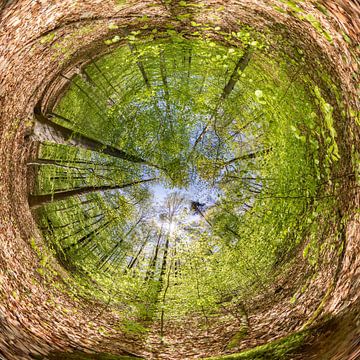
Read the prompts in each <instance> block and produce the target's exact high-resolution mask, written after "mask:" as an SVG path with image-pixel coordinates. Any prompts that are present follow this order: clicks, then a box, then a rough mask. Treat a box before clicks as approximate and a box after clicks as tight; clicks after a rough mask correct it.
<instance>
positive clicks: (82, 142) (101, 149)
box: [34, 106, 155, 166]
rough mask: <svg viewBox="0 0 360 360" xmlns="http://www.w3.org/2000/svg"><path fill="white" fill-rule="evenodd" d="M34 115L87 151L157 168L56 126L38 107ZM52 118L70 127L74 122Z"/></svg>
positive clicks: (136, 157)
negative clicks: (62, 121)
mask: <svg viewBox="0 0 360 360" xmlns="http://www.w3.org/2000/svg"><path fill="white" fill-rule="evenodd" d="M34 115H35V118H36V120H37V121H39V122H40V123H41V124H44V125H47V126H50V127H51V128H53V129H54V130H55V131H56V132H57V133H58V135H59V136H60V137H61V138H63V139H64V141H65V142H66V141H68V140H69V139H74V140H75V141H76V143H77V145H78V146H80V147H83V148H85V149H87V150H92V151H95V152H98V153H102V154H106V155H110V156H113V157H116V158H119V159H122V160H127V161H131V162H134V163H142V164H146V165H150V166H155V165H152V164H150V163H149V162H147V161H146V160H144V159H142V158H141V157H138V156H136V155H131V154H128V153H127V152H125V151H123V150H120V149H117V148H115V147H113V146H111V145H105V144H103V143H101V142H99V141H98V140H96V139H93V138H90V137H88V136H85V135H82V134H79V133H75V132H74V131H73V130H70V129H68V128H66V127H64V126H62V125H59V124H56V123H55V122H53V121H51V120H50V119H49V117H48V116H45V115H44V114H43V113H42V112H41V110H40V107H39V106H37V107H36V108H35V109H34ZM51 115H52V116H55V117H57V118H59V119H61V120H64V121H66V122H68V123H69V125H70V126H71V125H72V121H71V120H69V119H67V118H65V117H63V116H61V115H58V114H55V113H52V114H51Z"/></svg>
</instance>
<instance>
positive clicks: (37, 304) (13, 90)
mask: <svg viewBox="0 0 360 360" xmlns="http://www.w3.org/2000/svg"><path fill="white" fill-rule="evenodd" d="M194 2H196V1H194ZM150 3H152V2H150V1H143V2H141V4H140V2H137V1H130V2H129V5H128V6H127V7H124V8H123V9H122V10H121V8H119V6H118V5H117V4H116V2H115V1H114V2H112V1H109V2H104V1H95V0H94V1H82V2H74V1H72V0H64V1H58V2H50V1H49V2H48V4H46V5H44V4H43V3H42V2H40V1H32V0H19V1H17V2H13V5H10V6H9V7H8V8H7V9H5V10H3V12H2V13H1V16H0V59H1V61H0V70H1V78H0V119H1V121H0V130H1V139H2V141H1V143H0V156H1V159H2V162H1V164H0V180H1V182H0V184H1V185H0V186H1V187H0V191H1V195H0V207H1V215H0V244H1V246H0V299H1V301H0V358H1V357H3V358H4V359H6V360H12V359H15V360H22V359H24V360H26V359H29V352H32V353H39V354H41V353H42V354H46V353H48V352H49V351H50V350H59V351H72V350H75V349H80V350H86V351H90V350H89V349H92V350H94V351H98V352H114V353H118V354H126V351H127V350H128V351H130V349H131V351H130V352H133V353H135V354H140V355H143V356H145V358H147V359H167V360H169V359H173V360H175V359H179V360H180V359H181V360H185V359H194V358H200V357H205V356H211V355H217V354H219V353H230V352H234V351H240V350H242V349H245V348H248V347H253V346H257V345H260V344H264V343H266V342H268V341H271V340H274V339H276V338H279V337H282V336H285V335H286V334H288V333H289V332H292V331H296V330H299V329H300V328H301V327H302V325H303V324H304V322H305V321H306V319H308V317H309V316H310V315H311V313H313V312H314V311H315V310H316V309H317V308H318V305H319V303H321V300H322V299H323V298H324V295H325V293H326V289H327V288H328V286H329V281H331V274H332V275H333V274H334V271H335V269H336V265H333V266H332V268H331V269H330V272H329V273H324V274H323V276H319V277H318V278H317V281H316V282H314V283H313V285H312V286H310V287H309V292H308V293H307V295H306V297H305V296H304V301H303V302H302V303H301V304H300V303H299V304H295V305H294V306H293V305H292V304H290V303H289V298H290V297H291V296H292V295H293V290H294V289H295V288H296V284H300V283H301V282H302V281H303V278H302V276H303V275H304V271H305V269H304V268H302V267H301V266H299V267H294V268H293V270H292V271H293V273H289V274H288V276H287V277H286V278H284V279H283V280H284V282H283V284H282V285H281V289H282V290H281V291H279V292H276V291H277V290H276V288H274V289H272V290H271V291H272V292H273V295H274V296H273V297H272V301H274V303H273V302H269V301H268V300H267V298H266V297H263V298H262V299H256V304H257V305H256V306H254V307H252V310H251V311H249V314H248V316H249V324H250V332H249V335H248V337H247V338H246V339H244V341H243V342H241V344H239V346H238V347H236V348H234V349H232V350H231V351H229V350H226V344H227V343H228V342H229V340H230V339H231V337H232V336H233V335H234V334H235V333H236V332H237V331H238V328H237V326H238V323H236V322H234V321H233V320H232V319H230V318H229V316H228V315H225V316H223V320H224V322H223V323H221V322H220V321H216V322H215V321H214V322H213V323H211V324H210V325H209V327H208V329H207V330H205V331H204V328H202V327H201V326H200V325H201V324H202V323H203V320H201V319H195V321H194V319H192V320H186V321H183V322H181V324H178V323H175V322H174V323H168V324H166V331H167V335H166V336H165V339H164V341H163V342H161V341H160V338H159V336H158V335H157V334H159V325H158V324H154V326H153V329H152V331H151V335H150V336H149V338H148V340H147V341H146V343H145V344H144V340H142V339H141V340H139V339H136V338H135V339H131V338H130V339H129V338H126V337H124V336H123V335H122V334H118V333H116V331H112V330H111V325H112V324H115V323H116V322H117V321H119V319H118V318H117V317H116V316H115V315H114V314H113V313H112V312H111V311H104V313H103V314H101V316H99V318H98V319H97V320H96V321H94V322H93V323H94V324H93V325H89V323H91V321H90V320H91V319H93V318H94V313H95V314H97V313H98V306H97V304H96V303H88V302H85V301H84V302H81V301H78V300H74V299H72V298H71V296H69V295H68V294H63V293H62V292H61V291H59V290H58V289H56V288H55V287H50V285H49V281H48V280H49V279H46V278H44V277H42V276H41V274H39V272H38V269H39V262H40V259H39V258H38V257H37V256H36V254H35V253H34V251H33V249H32V248H31V246H30V245H29V241H30V239H32V238H34V237H35V238H39V239H40V234H39V233H38V231H37V230H36V225H35V223H34V221H33V219H32V217H31V213H30V211H29V209H28V206H27V182H26V176H27V172H26V161H27V157H28V156H29V153H30V150H31V149H30V148H29V146H30V144H29V142H27V140H26V139H27V134H28V131H29V128H30V127H31V124H32V119H33V116H32V111H33V108H34V106H35V104H36V101H37V100H38V99H39V98H40V97H41V93H42V91H43V90H44V89H45V87H46V85H47V84H48V83H49V82H50V81H51V79H52V78H53V77H54V76H56V75H57V74H58V73H59V72H60V71H61V70H62V69H63V68H64V66H65V65H69V59H70V58H71V57H72V56H75V57H76V56H77V57H78V58H79V59H80V58H81V56H83V55H84V54H85V53H86V51H87V50H86V46H87V45H88V46H90V44H91V43H92V42H94V41H95V42H96V41H99V40H100V39H102V38H104V36H105V35H106V34H107V32H108V24H109V21H113V20H119V21H122V22H124V23H127V22H130V21H135V20H136V19H137V18H138V15H139V14H147V15H148V16H149V17H150V18H153V19H154V23H159V24H160V23H166V21H167V19H168V16H169V13H168V11H167V10H166V9H164V8H161V6H159V7H150V6H148V5H149V4H150ZM236 3H237V2H236V1H234V2H232V1H229V2H228V1H220V0H218V1H210V2H209V6H210V5H217V6H220V5H224V6H225V7H226V10H225V11H224V16H225V12H228V14H230V15H231V14H233V13H236V12H238V13H239V14H240V13H241V12H243V13H246V12H247V11H248V10H249V11H248V14H247V15H246V16H247V17H249V16H251V14H254V9H255V11H257V9H258V8H261V9H262V11H263V12H264V13H266V12H268V15H269V16H270V17H271V16H272V20H273V21H274V19H276V21H278V22H279V23H284V24H285V25H286V26H288V27H291V25H292V22H294V19H292V18H291V16H290V15H289V16H287V15H286V16H285V15H282V14H280V13H276V12H275V11H274V10H273V9H272V8H271V7H269V6H265V5H264V2H261V1H244V4H246V6H245V7H244V8H242V9H239V8H238V7H237V5H236ZM274 4H275V2H274ZM323 5H324V6H325V7H326V8H327V9H328V11H329V12H330V14H331V16H330V17H329V18H328V23H327V24H326V26H328V27H329V28H330V29H332V31H333V33H332V35H333V37H334V39H336V42H335V45H336V46H332V45H331V44H329V43H326V42H324V41H320V42H321V46H322V48H323V50H324V51H327V53H328V55H329V58H330V59H331V60H332V61H333V63H334V64H333V65H332V66H333V67H334V71H335V72H336V73H337V74H338V75H339V77H340V78H341V79H342V86H343V88H342V91H343V92H344V93H346V94H348V96H349V97H348V99H349V102H350V103H351V106H352V107H353V108H355V109H356V108H357V106H356V103H355V100H354V99H356V90H355V87H354V78H353V77H352V76H353V74H356V73H357V72H358V65H357V62H356V61H355V60H354V57H355V56H356V53H355V52H354V53H352V52H351V53H350V52H349V50H348V47H347V45H346V44H344V43H343V42H341V41H340V40H338V39H337V34H336V32H337V31H344V32H345V33H347V34H348V36H349V37H350V38H352V39H356V38H357V37H358V36H359V33H360V31H359V24H358V23H357V22H356V20H355V19H356V14H357V10H356V6H357V5H356V1H355V2H354V1H337V2H328V1H323ZM309 6H310V5H309ZM251 9H252V11H250V10H251ZM249 14H250V15H249ZM230 15H229V18H231V16H230ZM244 16H245V15H244ZM246 16H245V17H246ZM253 16H254V15H253ZM225 20H228V19H225ZM295 23H296V24H295V25H294V26H295V27H299V23H298V21H295ZM82 25H86V26H88V28H87V31H88V32H87V33H86V31H84V28H83V29H82ZM225 26H226V21H225ZM307 27H308V24H304V32H306V31H307ZM55 30H56V31H58V33H57V35H56V37H55V38H54V39H50V38H48V39H47V40H46V41H44V38H45V36H46V34H49V33H51V32H52V31H55ZM69 34H70V35H71V34H72V35H73V37H72V38H71V39H70V37H69V38H67V36H68V35H69ZM74 34H75V35H74ZM314 36H315V35H314ZM64 39H65V40H64ZM58 40H59V43H60V45H61V41H65V42H63V43H62V44H63V46H65V43H66V45H67V46H68V48H67V49H65V48H64V47H63V48H61V47H60V48H59V47H52V45H54V43H55V42H56V41H58ZM80 45H81V46H82V47H83V48H84V49H85V50H84V51H83V53H81V52H80V54H78V52H77V51H78V48H79V46H80ZM69 49H71V50H69ZM354 51H356V50H354ZM357 51H358V50H357ZM343 55H345V57H346V59H347V60H346V61H343V60H342V59H343ZM351 59H353V60H351ZM29 122H30V123H29ZM29 124H30V125H29ZM352 201H353V202H354V204H355V202H356V204H357V205H359V199H354V200H352ZM348 239H349V242H348V244H347V248H346V254H345V257H344V260H343V268H342V270H341V276H340V279H339V281H338V282H337V284H336V288H335V289H334V290H333V294H332V295H331V296H330V298H329V301H328V302H327V305H326V306H325V307H324V312H328V313H329V314H335V315H334V316H335V317H334V319H335V320H330V321H329V322H328V323H326V325H324V327H323V328H321V329H320V330H319V334H320V336H319V337H318V338H313V339H310V340H309V344H307V345H304V349H303V352H302V354H301V355H300V354H299V355H297V356H298V357H295V358H296V359H305V358H306V359H321V358H319V357H318V354H319V353H321V354H322V358H323V359H328V358H333V359H339V360H340V359H341V360H344V359H347V360H350V359H352V360H356V359H357V358H359V357H360V355H359V347H360V345H359V336H358V332H357V329H359V320H358V314H359V307H358V306H356V307H353V305H354V304H355V303H356V301H357V299H358V297H359V293H358V290H359V288H360V284H359V269H360V266H359V262H360V259H359V257H356V254H359V253H360V252H359V241H358V239H359V221H358V219H355V220H354V221H353V222H352V223H351V224H350V225H349V228H348ZM354 256H355V257H354ZM305 272H306V271H305ZM329 274H330V275H329ZM57 280H59V279H57ZM59 282H61V280H59ZM339 299H340V300H339ZM275 302H276V305H274V304H275ZM350 308H352V309H353V310H351V312H349V313H348V315H341V316H340V315H339V316H340V317H339V318H337V317H336V316H337V315H336V314H342V311H346V309H350ZM342 316H344V317H342ZM354 319H355V323H354V321H353V320H354ZM218 320H219V319H218ZM354 326H355V327H354ZM99 328H103V329H105V330H109V333H108V334H107V335H104V333H105V332H104V333H101V332H99V331H98V329H99ZM340 334H343V335H340ZM347 344H348V345H347ZM349 344H350V345H349ZM304 356H306V357H304ZM295 358H294V359H295Z"/></svg>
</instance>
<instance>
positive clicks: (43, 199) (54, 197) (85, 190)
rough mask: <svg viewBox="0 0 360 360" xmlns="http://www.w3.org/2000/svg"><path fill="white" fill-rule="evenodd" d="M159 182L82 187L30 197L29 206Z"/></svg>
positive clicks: (147, 180)
mask: <svg viewBox="0 0 360 360" xmlns="http://www.w3.org/2000/svg"><path fill="white" fill-rule="evenodd" d="M154 180H157V178H152V179H146V180H139V181H133V182H131V183H127V184H122V185H106V186H98V187H97V186H88V187H82V188H78V189H73V190H69V191H62V192H58V193H54V194H46V195H30V196H29V205H30V207H31V208H35V207H39V206H43V205H44V204H46V203H50V202H53V201H60V200H64V199H67V198H68V197H72V196H80V195H85V194H89V193H93V192H99V191H107V190H119V189H124V188H127V187H130V186H134V185H139V184H144V183H147V182H150V181H154Z"/></svg>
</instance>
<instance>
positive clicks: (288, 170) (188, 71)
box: [29, 25, 340, 331]
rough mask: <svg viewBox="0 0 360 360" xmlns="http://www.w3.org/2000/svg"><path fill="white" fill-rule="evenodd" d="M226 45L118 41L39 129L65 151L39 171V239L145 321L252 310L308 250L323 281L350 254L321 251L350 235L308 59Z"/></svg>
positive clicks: (41, 163) (43, 148)
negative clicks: (339, 257) (323, 268)
mask: <svg viewBox="0 0 360 360" xmlns="http://www.w3.org/2000/svg"><path fill="white" fill-rule="evenodd" d="M112 26H113V27H116V25H112ZM216 31H217V33H218V35H219V36H220V35H221V36H223V37H225V38H226V41H225V40H219V39H218V38H211V37H201V36H185V35H184V34H181V33H178V32H175V31H173V30H171V31H167V32H166V33H164V34H162V36H148V37H146V36H141V35H139V33H138V32H133V33H131V34H128V35H127V36H125V37H124V38H123V39H121V38H120V37H119V36H115V37H113V38H109V39H108V40H106V42H107V45H108V46H109V47H110V48H111V51H110V52H109V53H108V54H106V55H104V56H102V57H99V58H95V57H94V58H91V59H89V61H88V63H87V65H86V66H84V67H81V68H79V69H78V72H77V74H75V75H71V76H67V75H62V76H63V78H65V79H66V80H67V81H68V84H69V86H68V89H67V90H66V92H65V93H64V94H63V96H62V98H61V100H60V101H59V102H58V103H57V105H56V106H55V108H54V109H53V110H52V111H51V112H48V113H46V114H40V113H38V114H37V118H38V120H39V121H40V122H42V123H43V125H44V126H46V127H48V128H50V129H52V130H53V131H54V133H56V138H57V141H56V142H55V141H42V142H41V143H40V144H39V148H38V156H37V159H36V160H34V161H33V163H32V164H31V165H32V166H33V167H34V169H35V170H36V181H35V183H34V187H33V190H32V193H31V195H30V198H29V201H30V206H31V207H32V209H33V211H34V212H35V214H36V219H37V221H38V224H39V227H40V228H41V230H42V231H43V234H44V236H45V238H46V240H47V243H48V244H49V246H50V248H51V249H52V250H53V251H54V253H55V254H56V256H57V258H58V259H59V261H60V262H61V263H62V264H63V265H64V266H65V267H66V268H67V269H68V270H69V271H72V272H73V274H76V276H77V279H78V281H79V283H81V284H83V288H84V289H86V291H85V290H84V291H85V292H87V295H89V293H91V296H92V297H94V296H95V297H96V298H98V299H99V300H100V301H103V302H105V303H106V302H111V304H112V305H113V306H114V307H115V308H116V309H118V310H119V311H120V312H121V313H123V314H126V316H127V317H131V318H132V319H133V320H134V321H139V322H142V323H143V322H144V321H145V322H146V321H149V320H154V319H158V320H160V321H161V323H162V324H163V322H164V319H179V318H182V317H185V316H191V315H197V316H200V317H204V318H205V319H208V317H209V316H212V315H214V314H218V313H219V312H221V311H222V309H223V308H224V307H228V308H231V307H233V306H234V305H237V306H238V304H245V305H243V306H246V304H247V302H248V301H250V300H251V299H252V298H254V297H256V296H257V295H258V294H261V293H266V291H267V289H268V288H269V286H270V285H271V284H272V283H273V282H274V279H275V278H276V276H278V274H279V273H280V272H281V271H286V266H285V264H288V265H287V266H291V262H290V260H291V258H292V255H293V254H294V252H296V251H297V250H298V249H299V248H301V247H304V246H305V249H304V253H303V257H304V258H305V259H306V261H308V262H309V263H310V265H311V266H313V267H314V268H316V266H318V264H319V262H320V261H321V256H322V254H323V253H324V252H325V251H326V250H327V247H329V246H339V244H338V243H337V242H336V239H335V240H334V242H335V243H334V244H335V245H334V244H332V243H326V242H323V240H324V239H325V236H326V232H327V231H331V230H330V228H331V226H332V225H333V224H335V223H336V221H337V218H336V216H337V214H334V213H333V212H331V211H329V210H328V209H331V207H332V206H331V205H333V204H334V202H335V201H336V197H334V196H333V194H334V191H335V190H336V181H334V168H336V164H337V162H338V160H339V158H340V155H339V151H338V146H337V132H336V130H335V128H334V120H333V107H332V106H331V105H330V104H329V103H328V102H327V101H326V100H325V98H324V94H323V92H322V90H321V89H320V88H319V87H318V86H316V85H314V83H313V81H312V79H311V77H310V76H309V75H308V74H307V73H306V70H304V62H303V57H302V52H301V51H299V50H298V52H297V53H296V58H297V60H294V59H293V58H290V57H286V56H282V57H281V58H279V57H276V56H275V54H274V53H273V51H272V47H271V44H270V43H269V42H268V41H265V39H264V37H263V36H262V35H261V34H259V33H256V32H254V31H253V30H252V29H251V28H247V27H244V28H243V29H241V30H240V31H239V32H238V33H232V34H226V36H225V35H224V34H221V31H219V30H218V29H216ZM325 224H328V225H327V226H326V225H325ZM320 227H321V229H322V230H321V231H322V233H319V231H320ZM289 264H290V265H289ZM89 283H91V284H96V286H94V285H92V286H89V285H86V284H89ZM239 311H243V308H241V309H240V310H239ZM162 331H163V329H162Z"/></svg>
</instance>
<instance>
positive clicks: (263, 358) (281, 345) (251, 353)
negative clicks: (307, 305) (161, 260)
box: [208, 331, 308, 360]
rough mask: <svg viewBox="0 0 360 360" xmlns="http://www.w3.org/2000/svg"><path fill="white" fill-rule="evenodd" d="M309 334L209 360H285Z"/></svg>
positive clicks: (297, 334) (291, 336)
mask: <svg viewBox="0 0 360 360" xmlns="http://www.w3.org/2000/svg"><path fill="white" fill-rule="evenodd" d="M307 335H308V333H307V332H305V331H303V332H299V333H295V334H292V335H290V336H288V337H285V338H282V339H279V340H276V341H273V342H270V343H268V344H266V345H261V346H258V347H256V348H254V349H250V350H247V351H244V352H242V353H239V354H232V355H226V356H220V357H212V358H208V360H230V359H231V360H246V359H249V360H267V359H269V360H275V359H276V360H285V359H291V354H292V353H293V352H294V351H295V350H297V349H298V348H299V347H301V346H302V345H303V344H304V341H305V339H306V337H307Z"/></svg>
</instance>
